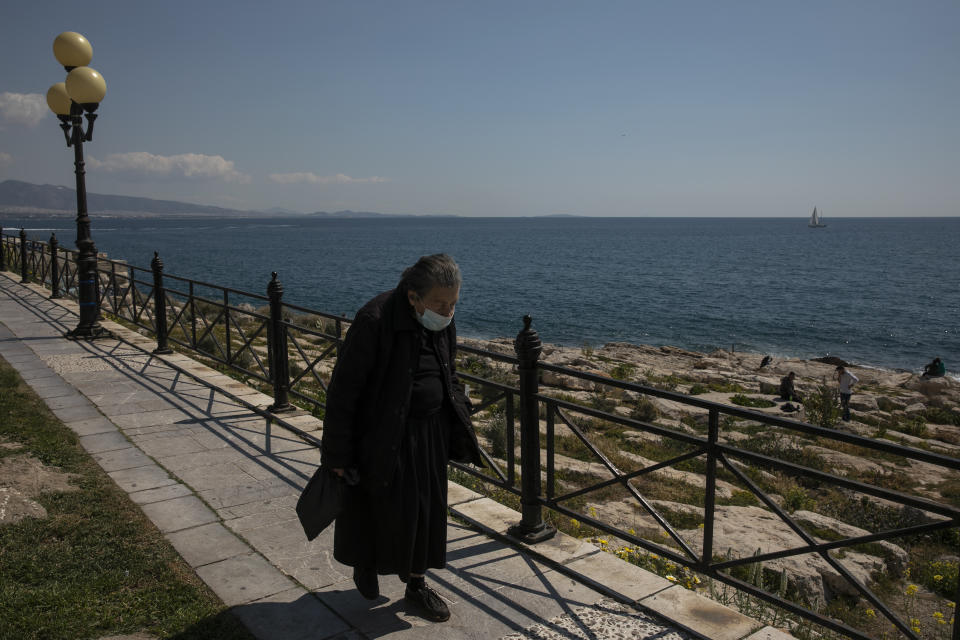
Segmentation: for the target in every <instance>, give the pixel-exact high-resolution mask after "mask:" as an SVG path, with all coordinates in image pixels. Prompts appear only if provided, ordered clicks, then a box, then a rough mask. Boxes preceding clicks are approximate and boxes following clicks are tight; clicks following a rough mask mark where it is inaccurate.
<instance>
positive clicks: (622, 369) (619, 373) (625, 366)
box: [610, 362, 637, 381]
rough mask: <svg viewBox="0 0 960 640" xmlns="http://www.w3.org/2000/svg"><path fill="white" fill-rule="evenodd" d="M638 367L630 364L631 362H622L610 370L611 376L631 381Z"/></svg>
mask: <svg viewBox="0 0 960 640" xmlns="http://www.w3.org/2000/svg"><path fill="white" fill-rule="evenodd" d="M636 371H637V368H636V367H635V366H634V365H632V364H630V363H629V362H621V363H620V364H618V365H617V366H615V367H614V368H613V369H611V370H610V377H611V378H614V379H615V380H626V381H629V380H630V379H631V378H633V374H634V373H636Z"/></svg>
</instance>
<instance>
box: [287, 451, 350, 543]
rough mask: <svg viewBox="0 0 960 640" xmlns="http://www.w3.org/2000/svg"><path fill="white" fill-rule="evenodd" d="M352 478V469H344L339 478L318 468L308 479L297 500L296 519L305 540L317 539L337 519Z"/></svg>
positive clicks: (326, 470)
mask: <svg viewBox="0 0 960 640" xmlns="http://www.w3.org/2000/svg"><path fill="white" fill-rule="evenodd" d="M356 474H357V472H356V470H355V469H347V470H346V472H345V473H344V475H343V477H341V476H338V475H337V474H335V473H334V472H333V471H331V470H329V469H327V468H326V467H324V466H321V467H320V468H318V469H317V471H316V473H314V474H313V477H312V478H310V481H309V482H308V483H307V486H305V487H304V488H303V493H301V494H300V499H299V500H297V516H298V517H299V518H300V524H301V525H302V526H303V532H304V533H306V534H307V540H313V539H314V538H316V537H317V536H318V535H320V533H321V532H322V531H323V530H324V529H326V528H327V527H329V526H330V523H331V522H333V521H334V520H336V519H337V516H338V515H340V511H341V510H342V509H343V501H344V500H345V499H346V495H345V494H346V491H347V486H352V485H355V484H357V477H356Z"/></svg>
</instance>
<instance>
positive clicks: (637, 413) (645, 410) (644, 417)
mask: <svg viewBox="0 0 960 640" xmlns="http://www.w3.org/2000/svg"><path fill="white" fill-rule="evenodd" d="M630 417H631V418H633V419H634V420H641V421H643V422H653V421H654V420H656V419H657V418H659V417H660V411H659V410H658V409H657V406H656V405H655V404H653V402H651V401H650V399H649V398H647V397H646V396H642V397H641V398H640V399H639V400H637V404H635V405H634V407H633V409H632V410H631V411H630Z"/></svg>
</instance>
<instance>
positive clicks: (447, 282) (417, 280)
mask: <svg viewBox="0 0 960 640" xmlns="http://www.w3.org/2000/svg"><path fill="white" fill-rule="evenodd" d="M459 286H460V267H459V266H457V263H456V262H454V260H453V258H451V257H450V256H448V255H447V254H445V253H435V254H433V255H432V256H422V257H421V258H420V259H419V260H417V263H416V264H415V265H413V266H412V267H407V268H406V269H404V270H403V275H402V276H401V277H400V284H399V285H397V289H399V290H400V291H402V292H404V293H406V292H407V291H413V292H414V293H416V294H417V295H418V296H420V297H423V296H425V295H427V293H429V292H430V290H431V289H433V288H434V287H459Z"/></svg>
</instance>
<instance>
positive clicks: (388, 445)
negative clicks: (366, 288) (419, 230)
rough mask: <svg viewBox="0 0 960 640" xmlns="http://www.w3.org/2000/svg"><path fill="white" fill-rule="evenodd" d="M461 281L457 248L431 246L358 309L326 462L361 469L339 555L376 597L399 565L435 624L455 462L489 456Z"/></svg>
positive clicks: (412, 596)
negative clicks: (459, 313) (433, 581)
mask: <svg viewBox="0 0 960 640" xmlns="http://www.w3.org/2000/svg"><path fill="white" fill-rule="evenodd" d="M460 282H461V276H460V268H459V267H458V266H457V263H456V262H454V260H453V258H451V257H450V256H448V255H445V254H435V255H430V256H424V257H422V258H420V259H419V260H418V261H417V263H416V264H414V265H413V266H411V267H409V268H407V269H406V270H405V271H404V272H403V275H402V277H401V279H400V283H399V284H398V285H397V287H396V289H393V290H391V291H387V292H384V293H382V294H380V295H378V296H376V297H375V298H373V299H372V300H370V301H369V302H367V303H366V304H365V305H364V306H363V308H361V309H360V311H359V312H357V315H356V318H355V319H354V321H353V324H351V325H350V329H349V331H347V335H346V337H345V339H344V342H343V345H342V346H341V348H340V355H339V357H338V359H337V363H336V365H335V366H334V369H333V374H332V376H331V379H330V385H329V387H328V389H327V406H326V415H325V417H324V425H323V441H322V454H323V458H322V463H323V464H324V465H326V466H327V467H328V468H330V469H332V470H333V472H334V473H337V474H338V475H341V476H342V475H343V473H344V471H345V470H346V469H352V468H355V469H357V470H358V472H359V477H360V482H359V485H357V486H356V487H347V493H346V494H345V497H344V505H343V511H342V512H341V513H340V515H339V516H338V517H337V520H336V528H335V530H334V543H333V555H334V558H336V559H337V560H338V561H339V562H341V563H343V564H345V565H347V566H350V567H353V582H354V584H355V585H356V587H357V590H359V592H360V593H361V595H363V596H364V597H365V598H367V599H368V600H373V599H375V598H377V597H378V596H379V595H380V585H379V582H378V575H390V574H395V575H398V576H399V577H400V579H401V580H402V581H403V582H405V583H406V585H407V587H406V592H405V594H404V598H405V600H406V601H407V602H408V603H410V604H411V605H412V606H413V607H414V608H415V609H417V612H418V613H419V614H420V615H422V616H423V617H425V618H427V619H429V620H433V621H436V622H443V621H444V620H448V619H449V618H450V610H449V608H448V607H447V605H446V603H445V602H444V601H443V599H442V598H441V597H440V595H439V594H438V593H437V592H436V591H435V590H434V589H432V588H430V587H428V586H427V584H426V581H425V574H426V571H427V569H442V568H443V567H444V566H445V564H446V545H447V463H448V462H449V461H450V460H451V459H453V460H456V461H458V462H465V463H472V464H476V465H481V466H482V465H483V461H482V458H481V455H480V448H479V445H478V444H477V436H476V434H475V432H474V430H473V426H472V424H471V421H470V413H469V399H468V398H467V396H466V394H465V393H464V389H463V386H462V385H461V384H460V382H459V381H458V379H457V376H456V372H455V359H454V356H455V353H456V347H457V334H456V329H455V326H454V323H453V314H454V308H455V307H456V304H457V301H458V300H459V296H460Z"/></svg>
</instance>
